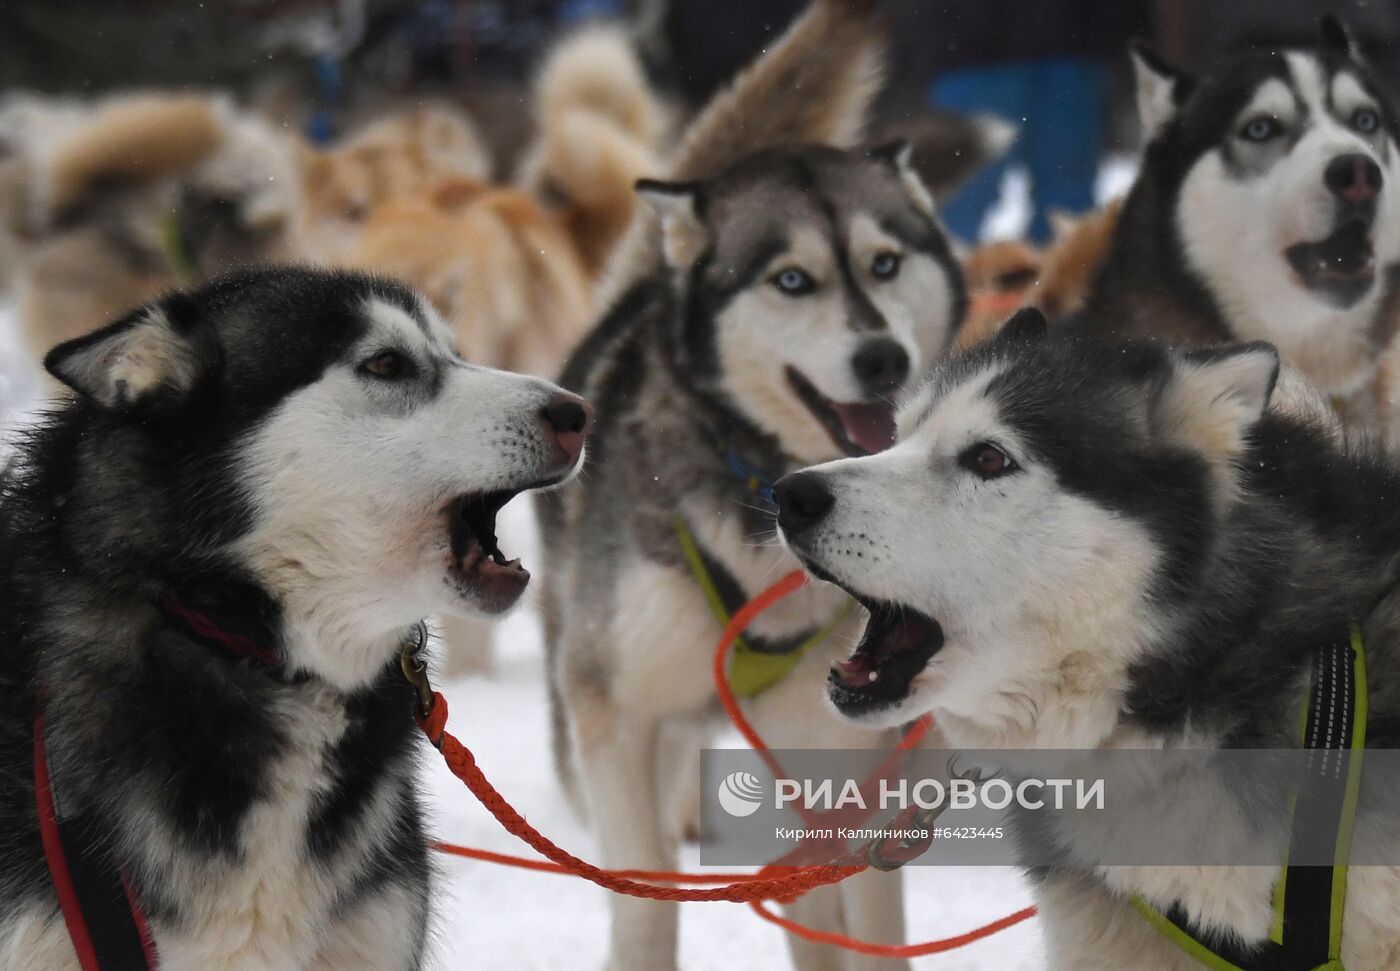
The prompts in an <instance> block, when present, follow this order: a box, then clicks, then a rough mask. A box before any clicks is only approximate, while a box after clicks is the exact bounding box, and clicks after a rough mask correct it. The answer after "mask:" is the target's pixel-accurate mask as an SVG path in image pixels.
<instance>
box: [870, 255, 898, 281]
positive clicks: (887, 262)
mask: <svg viewBox="0 0 1400 971" xmlns="http://www.w3.org/2000/svg"><path fill="white" fill-rule="evenodd" d="M870 272H871V274H872V275H874V276H875V278H876V279H878V280H889V279H892V278H893V277H895V276H896V275H898V273H899V254H898V253H876V254H875V259H874V260H872V261H871V263H870Z"/></svg>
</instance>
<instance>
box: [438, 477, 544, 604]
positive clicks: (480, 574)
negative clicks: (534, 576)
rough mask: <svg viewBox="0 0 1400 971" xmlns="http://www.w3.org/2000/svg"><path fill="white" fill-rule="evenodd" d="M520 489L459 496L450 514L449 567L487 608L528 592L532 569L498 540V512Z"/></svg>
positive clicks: (515, 598) (514, 599)
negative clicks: (509, 554) (508, 554)
mask: <svg viewBox="0 0 1400 971" xmlns="http://www.w3.org/2000/svg"><path fill="white" fill-rule="evenodd" d="M517 494H518V493H517V492H516V491H514V490H501V491H499V492H482V493H475V494H472V495H465V496H458V497H457V498H456V499H454V500H453V501H452V504H451V507H450V510H449V514H448V535H449V537H450V539H451V543H452V565H451V567H450V568H449V572H450V573H451V575H452V577H453V579H455V580H456V582H457V584H458V586H459V587H462V588H464V590H466V591H469V592H471V593H473V594H474V595H475V599H476V600H477V602H478V604H479V605H480V606H481V607H482V608H483V609H485V610H489V611H493V612H494V611H501V610H505V609H506V608H507V607H510V606H511V605H512V604H514V603H515V602H516V601H517V600H519V599H520V595H521V594H522V593H524V592H525V585H526V584H528V583H529V582H530V573H529V571H528V570H526V569H525V568H524V567H523V566H521V565H520V560H519V559H518V558H517V559H514V560H507V559H506V557H505V554H504V553H502V552H501V548H500V545H499V544H498V542H497V540H496V513H498V512H500V511H501V507H503V506H504V505H505V504H506V503H508V502H510V501H511V500H512V499H514V498H515V496H516V495H517Z"/></svg>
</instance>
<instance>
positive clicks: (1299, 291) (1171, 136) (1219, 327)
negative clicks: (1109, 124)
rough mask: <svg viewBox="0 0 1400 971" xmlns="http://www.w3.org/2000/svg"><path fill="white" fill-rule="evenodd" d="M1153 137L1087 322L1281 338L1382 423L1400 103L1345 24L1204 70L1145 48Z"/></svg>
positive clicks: (1140, 57)
mask: <svg viewBox="0 0 1400 971" xmlns="http://www.w3.org/2000/svg"><path fill="white" fill-rule="evenodd" d="M1133 61H1134V66H1135V68H1136V74H1137V86H1138V92H1137V99H1138V111H1139V115H1140V117H1141V120H1142V124H1143V127H1144V129H1145V131H1146V132H1147V135H1148V138H1149V142H1148V145H1147V149H1146V153H1145V156H1144V158H1143V162H1142V169H1141V172H1140V174H1139V176H1138V179H1137V181H1136V183H1135V184H1134V186H1133V188H1132V191H1131V192H1130V193H1129V196H1128V198H1127V200H1126V201H1125V203H1124V206H1123V211H1122V216H1121V218H1120V220H1119V224H1118V229H1117V233H1116V236H1115V238H1114V242H1113V245H1112V248H1111V250H1110V254H1109V257H1108V261H1107V263H1106V264H1105V266H1104V268H1103V270H1102V271H1101V272H1100V274H1099V276H1098V278H1097V280H1096V283H1095V286H1094V288H1093V291H1092V293H1091V295H1090V297H1089V299H1088V302H1087V305H1086V312H1085V314H1084V319H1083V321H1082V322H1083V323H1084V324H1086V325H1087V326H1088V327H1089V328H1090V329H1092V330H1093V331H1095V332H1097V333H1100V334H1114V335H1119V336H1143V335H1148V336H1156V337H1159V338H1165V339H1169V340H1173V341H1177V342H1187V343H1193V344H1213V343H1220V342H1226V341H1231V340H1267V341H1270V342H1272V343H1273V344H1275V345H1276V346H1277V347H1278V349H1279V350H1280V352H1281V353H1282V354H1283V359H1284V362H1285V363H1286V364H1288V365H1291V366H1292V367H1295V368H1298V369H1299V370H1301V371H1302V373H1303V374H1304V375H1305V376H1306V377H1307V379H1308V380H1309V381H1310V382H1311V383H1312V384H1313V385H1314V386H1315V387H1317V388H1318V389H1319V390H1320V391H1321V392H1323V393H1324V394H1325V395H1327V396H1328V397H1330V398H1332V399H1333V400H1334V401H1335V402H1337V403H1338V404H1339V405H1341V406H1343V411H1344V413H1346V414H1347V415H1348V417H1355V418H1357V419H1359V420H1360V421H1361V422H1362V423H1363V424H1372V423H1373V422H1372V419H1373V418H1374V416H1375V413H1376V404H1375V401H1374V396H1375V391H1376V388H1375V379H1376V373H1377V362H1378V358H1379V355H1380V353H1381V351H1382V349H1383V348H1385V347H1386V345H1387V344H1388V343H1389V342H1390V338H1391V336H1392V335H1393V333H1394V330H1395V327H1396V324H1397V322H1400V316H1397V309H1400V308H1397V307H1396V306H1395V305H1394V300H1393V298H1394V296H1395V294H1396V292H1397V282H1400V149H1398V148H1397V141H1396V139H1397V131H1400V129H1397V116H1396V113H1395V110H1394V107H1393V105H1391V103H1390V102H1388V101H1387V100H1386V98H1385V96H1384V95H1383V93H1382V91H1381V90H1380V88H1379V87H1378V85H1377V84H1376V81H1375V79H1374V78H1373V77H1372V75H1371V73H1370V71H1369V70H1368V69H1367V66H1366V64H1365V62H1364V61H1363V60H1362V58H1361V56H1360V55H1359V54H1358V52H1357V50H1356V47H1355V45H1354V44H1353V43H1352V41H1351V39H1350V37H1349V36H1348V34H1347V32H1346V30H1345V29H1344V28H1343V27H1342V25H1341V24H1340V23H1339V22H1337V21H1336V20H1333V19H1330V18H1329V19H1326V20H1324V21H1323V24H1322V29H1321V33H1320V37H1319V40H1318V43H1317V45H1316V47H1315V48H1313V49H1311V50H1287V51H1267V52H1265V51H1258V52H1252V53H1248V54H1245V55H1241V56H1239V57H1236V58H1233V59H1231V60H1229V61H1227V62H1225V63H1224V64H1222V65H1221V66H1220V67H1219V68H1218V69H1217V70H1215V71H1213V72H1212V73H1210V74H1208V75H1206V76H1205V77H1203V78H1201V79H1199V80H1198V79H1196V78H1192V77H1189V76H1187V75H1185V74H1182V73H1181V72H1178V71H1176V70H1174V69H1172V68H1170V67H1168V66H1167V65H1165V64H1163V63H1162V62H1161V61H1160V60H1159V59H1157V58H1156V57H1154V56H1153V55H1152V54H1150V53H1149V52H1147V51H1146V50H1144V49H1139V50H1137V51H1135V52H1134V57H1133Z"/></svg>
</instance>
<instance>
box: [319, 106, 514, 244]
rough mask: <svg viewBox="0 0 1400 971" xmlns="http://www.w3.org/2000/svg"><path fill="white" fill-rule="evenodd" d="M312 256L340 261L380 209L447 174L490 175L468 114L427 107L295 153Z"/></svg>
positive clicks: (387, 117)
mask: <svg viewBox="0 0 1400 971" xmlns="http://www.w3.org/2000/svg"><path fill="white" fill-rule="evenodd" d="M298 162H299V164H300V166H301V173H302V179H303V181H304V184H305V194H306V206H305V211H304V213H303V217H302V218H303V236H304V239H305V243H306V246H307V250H308V255H310V256H312V257H314V258H315V259H317V260H321V261H327V262H339V261H341V260H343V259H344V258H346V257H347V256H348V255H349V254H350V253H351V252H352V251H353V249H354V247H355V244H356V242H357V241H358V239H359V235H360V232H361V230H362V229H363V228H364V226H365V224H366V223H367V222H368V220H369V218H370V216H371V215H372V214H373V213H374V211H375V209H376V208H377V207H379V206H382V205H384V204H385V203H388V202H391V201H394V200H398V199H404V198H409V197H413V196H418V195H420V194H422V193H424V192H427V191H430V190H431V189H432V188H433V187H434V186H436V185H437V184H438V183H440V182H442V181H443V180H446V179H458V178H468V179H476V180H483V181H484V180H486V179H489V178H490V177H491V173H492V163H491V157H490V155H489V153H488V152H487V149H486V146H485V143H484V142H483V141H482V139H481V136H480V134H479V133H478V132H477V130H476V127H475V125H473V124H472V122H471V120H470V119H469V118H468V117H467V116H466V114H465V113H463V112H461V111H458V110H456V109H453V108H451V107H450V106H448V105H427V106H423V107H419V108H414V109H411V110H408V111H404V112H397V113H392V114H387V115H385V116H383V117H381V118H379V119H377V120H375V121H373V122H370V123H369V124H368V125H366V126H364V127H363V128H361V129H359V130H358V131H355V132H352V133H351V134H350V135H349V136H347V137H346V138H345V139H344V140H342V141H341V142H340V143H339V144H337V145H335V146H332V147H331V148H328V149H324V150H321V149H315V148H310V147H307V146H304V145H303V146H301V148H300V149H299V151H298Z"/></svg>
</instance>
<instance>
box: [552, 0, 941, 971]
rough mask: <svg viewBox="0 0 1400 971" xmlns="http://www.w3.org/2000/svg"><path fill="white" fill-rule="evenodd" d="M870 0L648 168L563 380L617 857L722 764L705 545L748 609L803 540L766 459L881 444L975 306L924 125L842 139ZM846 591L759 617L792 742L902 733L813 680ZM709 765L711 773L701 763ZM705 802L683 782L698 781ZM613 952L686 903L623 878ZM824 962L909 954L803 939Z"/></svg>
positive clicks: (645, 937)
mask: <svg viewBox="0 0 1400 971" xmlns="http://www.w3.org/2000/svg"><path fill="white" fill-rule="evenodd" d="M870 6H871V4H868V3H859V2H849V0H848V2H835V0H822V2H819V3H817V4H815V5H814V7H813V9H812V10H811V11H810V12H809V13H808V14H807V15H805V16H804V17H803V18H802V19H801V20H800V21H799V22H798V23H797V24H796V25H795V26H794V27H793V29H792V30H791V32H790V33H789V34H788V35H787V36H786V37H785V38H784V39H783V40H782V41H781V42H780V43H779V44H777V45H776V46H774V47H772V48H770V49H769V51H768V53H767V54H766V55H765V56H764V57H763V58H762V59H760V61H759V62H758V63H757V64H756V65H755V66H754V67H753V68H752V69H751V70H750V71H749V72H748V73H746V74H744V75H741V76H740V77H739V78H738V79H737V81H736V84H735V86H734V87H733V89H732V90H731V91H729V92H727V93H726V94H724V95H722V96H720V98H719V99H718V100H717V101H716V102H715V103H714V104H712V105H711V106H710V107H709V108H708V109H706V111H705V112H704V113H702V115H701V117H700V119H699V120H698V121H697V122H696V124H695V126H694V127H693V128H692V130H691V132H690V133H689V135H688V136H687V139H686V146H687V147H686V148H685V149H683V152H682V157H681V158H680V159H678V160H677V161H675V163H674V165H673V173H674V174H676V175H678V176H679V177H680V178H681V179H683V180H684V181H673V182H649V183H644V184H643V185H642V187H641V188H642V193H643V196H644V197H645V198H646V200H647V201H648V202H649V203H650V204H651V205H652V206H653V207H654V208H655V210H656V211H657V213H658V217H659V218H658V223H659V227H658V231H657V232H656V233H655V235H653V236H651V237H643V238H642V239H641V240H640V241H635V240H634V243H636V244H637V245H636V252H635V253H634V254H633V256H634V259H635V260H636V262H637V264H638V265H641V266H645V267H647V269H646V271H645V272H642V273H641V274H640V275H639V276H638V277H637V278H636V279H635V280H634V281H633V284H632V286H630V287H628V288H626V290H625V292H624V293H623V294H622V295H621V296H620V297H619V299H618V300H617V302H616V304H615V305H614V306H613V309H612V310H611V311H610V312H609V314H608V315H607V316H606V318H605V319H604V320H603V322H602V323H601V324H600V325H599V326H598V328H597V329H596V330H595V331H594V333H593V334H592V335H591V336H590V337H589V338H588V339H587V340H586V341H585V343H584V345H583V346H582V347H581V349H580V350H579V351H578V352H577V353H576V354H575V356H574V358H573V360H572V362H571V363H570V365H569V367H568V370H567V371H566V373H565V376H564V384H565V385H566V386H569V387H570V388H572V389H575V390H578V391H579V392H580V393H582V394H584V395H585V396H589V395H593V396H595V398H590V400H593V401H594V404H595V406H596V407H597V408H598V415H599V421H598V427H597V430H596V431H595V433H594V439H593V441H594V447H593V452H592V454H593V460H592V462H591V464H590V467H589V470H588V472H587V474H586V475H585V476H584V478H583V480H582V482H581V488H580V489H579V490H576V491H575V492H574V494H572V495H569V496H563V495H562V494H561V495H560V499H561V500H562V501H560V502H557V503H556V502H553V501H548V500H546V501H544V502H542V503H541V504H540V505H541V507H542V514H543V524H542V529H543V534H544V544H545V548H546V550H547V551H548V555H549V562H550V570H549V573H548V574H546V576H545V581H546V585H545V597H544V601H545V602H544V609H545V614H546V617H545V622H546V638H547V641H548V643H549V647H550V651H551V662H552V663H551V676H552V686H553V688H554V689H555V718H556V729H557V735H556V746H557V750H558V754H559V757H560V762H561V768H562V771H563V774H564V776H565V778H566V781H567V782H568V783H569V784H570V786H571V787H572V788H573V790H574V791H575V793H576V794H577V795H579V796H581V797H582V798H581V799H580V802H581V803H582V804H583V807H584V809H585V811H586V812H587V814H588V816H589V819H590V822H591V824H592V826H593V827H594V829H595V831H596V832H597V833H598V835H599V838H600V843H601V849H602V854H603V859H604V861H605V863H606V864H607V865H609V866H613V867H627V868H649V869H664V868H669V867H672V866H673V865H674V863H675V857H676V849H677V845H678V842H679V835H680V833H679V826H677V825H673V824H674V823H675V822H676V821H677V819H678V817H679V816H681V815H683V813H681V812H678V811H676V810H675V809H674V808H673V804H674V802H675V801H676V794H677V792H678V790H679V789H681V788H683V783H682V780H685V782H690V780H693V778H694V777H695V776H696V775H697V774H698V773H696V772H695V765H694V764H693V763H692V762H689V761H686V760H684V759H677V757H676V752H677V751H682V752H683V751H685V750H686V749H687V747H693V746H696V745H698V744H700V742H699V740H700V739H703V738H705V737H706V734H705V733H706V732H707V731H708V730H709V727H710V726H711V724H712V722H713V718H714V716H715V715H716V714H717V713H718V711H717V705H716V703H715V694H714V688H713V683H712V681H711V677H710V658H711V654H712V651H713V648H714V645H715V642H716V640H717V639H718V637H719V634H720V630H721V626H722V625H721V624H720V623H719V622H718V621H717V620H716V617H715V614H714V611H713V610H712V607H711V605H710V604H709V603H708V602H707V595H706V591H705V589H704V585H703V582H702V581H701V580H700V579H699V578H698V577H697V575H696V574H697V571H696V569H695V568H694V567H693V566H692V565H691V563H689V562H688V554H687V545H688V543H692V542H693V553H694V555H693V557H690V559H692V560H693V559H698V560H700V561H702V562H703V563H704V564H705V565H704V572H706V573H708V574H709V576H710V579H711V580H712V582H713V585H714V588H715V592H716V595H717V597H718V599H720V600H721V601H722V602H723V603H724V604H725V607H726V608H727V610H728V611H730V612H732V611H733V610H734V609H736V608H737V606H738V605H739V604H740V603H742V602H743V601H744V600H746V599H747V598H748V597H750V596H752V595H753V594H755V593H757V592H758V591H759V590H761V589H762V588H763V587H765V586H766V585H768V584H769V583H771V582H773V581H774V580H776V579H777V578H778V577H780V576H781V575H782V574H783V573H784V572H785V571H788V570H791V569H794V568H795V567H796V566H797V562H796V561H795V560H794V559H793V558H792V557H791V556H789V555H788V554H786V553H785V552H784V551H783V550H782V549H780V548H779V547H778V546H777V545H776V544H774V543H772V542H771V539H772V528H773V519H772V515H773V511H772V509H771V507H768V508H765V506H766V502H767V500H766V498H765V492H766V489H765V485H764V483H765V480H767V482H768V483H769V484H771V481H772V479H774V478H776V477H777V476H779V475H781V474H783V473H784V472H786V471H789V470H791V469H793V468H797V467H801V466H803V465H806V464H810V463H812V462H818V461H822V460H825V459H830V458H834V457H836V456H839V455H843V454H864V453H866V452H871V451H877V450H879V449H880V448H883V447H884V446H885V445H887V444H888V443H889V441H890V440H891V438H890V436H891V435H892V433H893V424H892V406H891V401H892V400H893V398H894V397H895V396H896V395H897V394H898V393H899V392H900V390H901V389H902V387H903V386H904V384H905V383H906V382H907V380H908V379H909V378H910V377H911V376H913V375H916V374H919V373H921V372H922V371H923V370H924V369H926V368H927V367H928V366H929V365H930V364H931V363H932V362H933V361H934V360H935V359H937V358H938V357H939V356H940V355H941V354H942V353H943V352H944V350H945V349H946V348H947V346H948V344H949V341H950V339H951V337H952V333H953V329H954V328H955V327H956V325H957V322H958V321H959V320H960V318H961V316H962V311H963V304H964V299H963V293H962V285H961V280H960V277H959V274H958V271H957V267H956V264H955V263H954V261H953V259H952V256H951V254H950V252H949V246H948V242H947V239H946V237H945V235H944V233H943V231H942V229H941V228H940V226H939V223H938V220H937V218H936V216H935V214H934V211H933V205H932V202H931V200H930V198H929V194H928V192H927V191H926V190H925V189H924V187H923V185H922V184H921V183H920V182H919V179H918V177H917V176H916V175H915V174H914V172H913V170H912V169H911V168H910V166H909V161H908V155H907V152H906V151H905V150H903V149H902V148H900V147H898V146H895V147H892V148H891V149H889V150H887V151H883V152H875V153H871V154H866V153H864V152H858V151H851V150H839V149H837V148H832V147H827V146H825V145H813V144H807V145H805V146H804V145H803V144H802V143H812V142H819V141H828V140H830V141H835V142H837V143H840V142H841V141H847V143H849V139H848V138H847V137H845V136H848V135H849V134H850V133H852V132H853V130H854V129H855V128H857V127H858V124H856V122H858V120H859V118H860V116H861V115H862V114H863V112H864V106H865V104H866V103H867V101H868V98H869V94H870V91H871V90H872V88H871V86H870V85H869V69H870V65H871V63H872V58H871V52H872V50H873V49H874V47H875V41H874V34H873V32H872V27H871V20H870V10H869V8H870ZM844 606H845V597H844V595H843V594H841V593H840V591H837V590H834V589H832V588H829V587H828V588H818V587H812V588H808V589H804V590H802V591H800V592H799V593H798V594H796V595H795V596H793V597H791V598H790V599H789V600H786V601H784V602H783V603H782V604H780V605H779V606H778V607H776V608H775V609H773V610H772V611H770V612H769V613H767V614H765V615H764V616H763V617H762V618H760V619H759V620H758V622H757V623H756V624H755V626H754V627H753V628H751V629H750V631H749V638H750V642H751V645H758V646H755V647H754V649H755V650H760V649H761V650H763V651H767V652H768V653H769V655H770V656H771V655H784V654H785V655H786V656H788V657H791V658H793V659H794V660H795V664H796V666H795V668H794V669H793V670H792V671H791V672H790V673H789V674H787V676H786V677H785V678H783V679H781V680H779V681H778V682H777V683H775V684H773V685H772V686H771V687H768V688H767V689H766V690H764V691H763V692H762V693H761V694H758V695H757V696H756V697H753V698H751V699H749V700H748V702H747V704H748V711H749V714H750V717H752V718H753V719H754V720H755V721H756V723H757V724H758V726H759V729H760V731H762V732H763V733H764V734H765V735H766V737H767V739H768V740H769V741H770V742H771V743H773V744H774V745H777V746H783V745H787V746H789V747H827V748H849V747H864V746H871V745H878V744H888V741H889V740H888V739H884V738H882V737H881V736H880V735H879V734H877V733H875V732H871V731H869V730H864V729H860V728H858V727H856V726H853V725H849V724H843V723H842V722H841V721H840V720H839V719H837V718H835V717H834V716H833V715H832V714H831V713H830V712H828V711H826V710H825V709H824V708H823V707H822V706H820V705H817V704H813V698H814V697H815V696H818V693H819V691H820V685H821V683H822V680H823V679H824V678H825V676H826V675H825V672H826V668H827V666H828V664H829V663H830V661H831V660H832V658H833V657H834V656H837V655H838V653H839V652H843V651H844V650H846V649H848V648H849V645H850V643H851V642H852V640H851V639H852V638H853V637H854V634H855V627H854V622H853V620H850V619H847V620H845V621H844V622H838V623H837V626H836V628H835V629H833V630H831V632H830V636H829V637H827V638H825V639H824V640H822V641H821V642H820V643H819V644H818V645H817V646H816V647H815V648H814V649H813V650H811V651H809V652H807V653H806V654H805V655H804V654H801V653H800V648H799V645H801V644H802V643H803V642H805V641H806V640H807V639H808V638H809V637H811V636H812V635H814V634H815V633H816V632H817V631H819V630H821V629H822V628H823V627H824V626H825V625H827V624H828V622H830V621H832V620H833V618H837V619H838V620H839V619H840V618H842V617H843V616H846V615H844V614H843V608H844ZM690 784H691V785H693V783H690ZM682 801H684V800H682ZM610 903H611V904H612V938H611V964H610V967H611V968H613V969H615V971H632V969H640V968H645V969H647V971H664V969H666V968H673V967H675V961H676V932H677V914H676V908H675V905H673V904H666V903H657V902H652V901H639V900H636V899H632V898H621V897H616V898H612V900H611V901H610ZM795 909H796V910H797V911H798V912H799V916H800V918H801V919H803V920H805V921H806V922H807V923H812V924H816V925H818V926H821V927H825V928H837V927H844V928H845V929H846V930H847V931H848V932H849V933H853V934H855V935H857V936H859V937H863V938H867V939H874V940H884V941H893V940H899V939H901V938H902V936H903V905H902V899H901V896H900V886H899V881H898V880H892V879H889V878H888V877H887V876H885V875H881V874H869V875H865V876H862V877H859V878H856V879H854V880H851V881H849V882H848V883H847V884H844V885H843V886H842V887H841V888H840V889H839V890H838V889H830V890H826V891H823V892H817V893H813V894H809V895H808V896H807V897H804V898H803V899H802V900H801V901H799V903H798V904H797V905H795ZM793 950H794V958H795V960H796V962H797V963H798V965H799V966H800V967H802V968H804V969H814V968H822V969H828V968H840V967H845V968H855V967H859V968H867V967H872V968H873V967H881V968H889V967H891V966H892V964H891V963H890V962H887V961H876V960H874V959H870V958H864V957H859V956H857V957H852V958H850V959H849V960H848V959H846V958H844V957H843V955H842V954H840V953H839V952H835V951H834V950H832V949H829V948H824V949H819V948H815V947H814V946H812V945H809V944H803V943H800V942H798V943H794V944H793Z"/></svg>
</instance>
